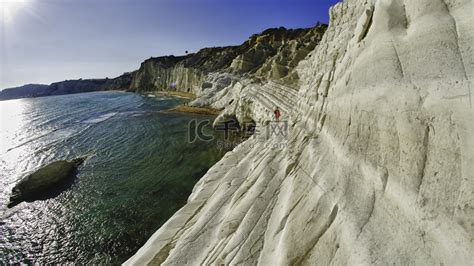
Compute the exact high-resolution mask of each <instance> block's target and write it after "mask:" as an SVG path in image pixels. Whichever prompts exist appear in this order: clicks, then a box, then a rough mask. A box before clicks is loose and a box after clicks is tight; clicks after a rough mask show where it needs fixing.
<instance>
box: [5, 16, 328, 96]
mask: <svg viewBox="0 0 474 266" xmlns="http://www.w3.org/2000/svg"><path fill="white" fill-rule="evenodd" d="M326 28H327V25H319V24H318V25H317V26H315V27H312V28H307V29H286V28H284V27H280V28H272V29H268V30H265V31H263V32H262V33H260V34H254V35H252V36H251V37H250V38H249V39H248V40H247V41H245V42H244V43H242V44H241V45H238V46H227V47H213V48H204V49H201V50H200V51H199V52H197V53H193V54H189V55H184V56H162V57H151V58H150V59H147V60H145V61H144V62H143V63H142V64H141V65H140V68H139V69H138V70H136V71H133V72H128V73H125V74H123V75H121V76H119V77H117V78H114V79H79V80H66V81H61V82H57V83H53V84H51V85H49V86H48V85H33V84H32V85H25V86H22V87H17V88H10V89H5V90H3V91H0V100H8V99H16V98H26V97H42V96H50V95H62V94H71V93H81V92H91V91H101V90H127V91H136V92H140V91H163V90H172V91H180V92H189V93H193V94H196V95H199V94H201V92H202V91H203V89H205V88H207V87H209V84H208V83H209V82H207V81H208V74H210V73H215V72H218V73H230V74H233V75H236V76H242V77H251V78H253V79H256V80H266V79H269V80H282V82H290V83H294V82H295V81H296V80H297V75H296V74H295V72H294V71H293V69H294V68H295V67H296V65H297V64H298V63H299V61H301V60H302V59H304V58H305V57H306V55H307V54H308V53H309V52H310V51H312V50H313V49H314V48H315V47H316V45H317V44H318V43H319V41H320V40H321V38H322V36H323V34H324V32H325V30H326Z"/></svg>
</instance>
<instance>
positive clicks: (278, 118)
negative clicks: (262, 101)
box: [273, 107, 281, 122]
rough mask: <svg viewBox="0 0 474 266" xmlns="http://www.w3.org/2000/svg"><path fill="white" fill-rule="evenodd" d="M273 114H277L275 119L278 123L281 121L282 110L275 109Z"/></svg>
mask: <svg viewBox="0 0 474 266" xmlns="http://www.w3.org/2000/svg"><path fill="white" fill-rule="evenodd" d="M273 113H274V114H275V119H276V121H277V122H279V121H280V116H281V113H280V109H278V107H277V108H276V109H275V111H273Z"/></svg>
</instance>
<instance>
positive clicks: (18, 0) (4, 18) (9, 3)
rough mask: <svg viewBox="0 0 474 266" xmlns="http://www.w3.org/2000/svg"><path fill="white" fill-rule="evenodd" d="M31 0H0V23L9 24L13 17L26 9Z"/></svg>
mask: <svg viewBox="0 0 474 266" xmlns="http://www.w3.org/2000/svg"><path fill="white" fill-rule="evenodd" d="M31 1H32V0H0V22H1V23H4V24H8V23H11V22H12V21H13V20H14V19H15V17H16V16H17V15H18V14H19V13H20V11H22V10H23V9H26V8H27V7H28V6H29V5H30V4H31Z"/></svg>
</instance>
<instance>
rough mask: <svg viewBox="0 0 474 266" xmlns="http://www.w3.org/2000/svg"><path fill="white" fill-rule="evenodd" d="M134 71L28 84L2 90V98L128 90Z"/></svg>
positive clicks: (0, 96)
mask: <svg viewBox="0 0 474 266" xmlns="http://www.w3.org/2000/svg"><path fill="white" fill-rule="evenodd" d="M131 81H132V73H124V74H123V75H121V76H119V77H117V78H114V79H109V78H105V79H77V80H65V81H60V82H55V83H52V84H51V85H42V84H28V85H24V86H21V87H16V88H9V89H4V90H2V91H0V100H10V99H18V98H32V97H44V96H52V95H63V94H72V93H81V92H92V91H104V90H128V88H129V87H130V83H131Z"/></svg>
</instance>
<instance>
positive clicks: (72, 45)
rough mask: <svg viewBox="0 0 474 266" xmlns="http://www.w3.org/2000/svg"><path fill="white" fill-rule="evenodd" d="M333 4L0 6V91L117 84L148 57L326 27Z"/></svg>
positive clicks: (134, 0)
mask: <svg viewBox="0 0 474 266" xmlns="http://www.w3.org/2000/svg"><path fill="white" fill-rule="evenodd" d="M337 2H339V1H338V0H0V38H1V39H0V89H3V88H7V87H13V86H19V85H23V84H27V83H42V84H49V83H51V82H54V81H61V80H65V79H77V78H102V77H110V78H112V77H116V76H118V75H120V74H122V73H123V72H126V71H131V70H135V69H138V67H139V66H140V63H141V62H142V61H143V60H145V59H147V58H149V57H150V56H161V55H170V54H174V55H180V54H184V52H185V51H186V50H188V51H190V52H194V51H197V50H199V49H200V48H204V47H211V46H224V45H236V44H240V43H242V42H244V41H245V40H247V38H248V37H249V36H250V35H252V34H254V33H258V32H261V31H263V30H265V29H267V28H270V27H279V26H284V27H287V28H298V27H310V26H313V25H314V24H315V23H316V22H317V21H321V22H325V23H327V22H328V20H329V18H328V9H329V7H330V6H332V5H334V4H335V3H337Z"/></svg>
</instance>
